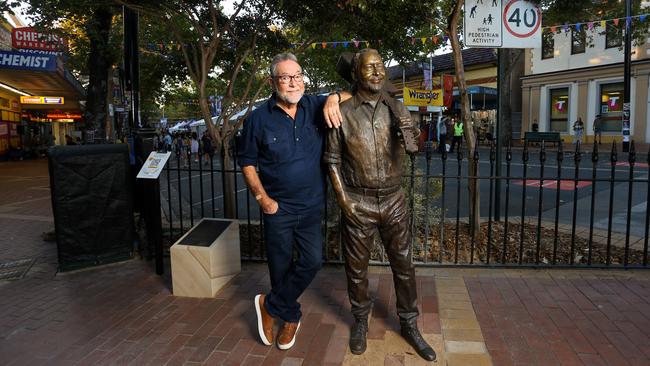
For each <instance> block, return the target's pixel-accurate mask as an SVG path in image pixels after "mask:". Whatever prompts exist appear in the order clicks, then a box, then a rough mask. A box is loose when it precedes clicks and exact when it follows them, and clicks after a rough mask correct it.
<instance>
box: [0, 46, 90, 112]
mask: <svg viewBox="0 0 650 366" xmlns="http://www.w3.org/2000/svg"><path fill="white" fill-rule="evenodd" d="M26 55H27V56H26ZM35 55H39V56H40V57H43V58H46V57H47V58H48V59H47V60H45V59H43V61H44V62H43V63H40V62H39V63H36V62H31V63H30V60H29V59H26V57H30V56H33V57H36V56H35ZM42 64H45V65H46V67H42ZM36 65H38V66H36ZM0 82H2V83H3V84H5V85H8V86H10V87H12V88H15V89H18V90H21V91H23V92H26V93H29V94H31V95H35V96H51V97H64V100H65V104H63V105H57V106H56V107H55V108H56V109H57V110H80V106H79V100H80V99H82V100H83V99H85V91H84V89H83V88H82V86H81V85H80V84H79V82H78V81H77V80H76V79H75V78H74V76H72V74H71V73H70V72H69V71H68V70H67V69H66V68H65V66H64V63H63V60H62V59H61V58H60V57H56V56H51V55H41V54H31V53H21V52H11V51H0ZM23 108H27V109H52V108H53V106H51V105H36V104H35V105H23Z"/></svg>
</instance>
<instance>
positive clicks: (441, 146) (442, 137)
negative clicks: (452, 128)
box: [437, 117, 447, 154]
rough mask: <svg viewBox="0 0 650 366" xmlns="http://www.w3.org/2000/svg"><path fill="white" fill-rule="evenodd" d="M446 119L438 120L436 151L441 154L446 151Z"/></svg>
mask: <svg viewBox="0 0 650 366" xmlns="http://www.w3.org/2000/svg"><path fill="white" fill-rule="evenodd" d="M446 119H447V117H445V118H440V119H439V120H438V126H437V127H438V149H437V151H438V152H439V153H441V154H442V152H443V151H445V150H447V121H446Z"/></svg>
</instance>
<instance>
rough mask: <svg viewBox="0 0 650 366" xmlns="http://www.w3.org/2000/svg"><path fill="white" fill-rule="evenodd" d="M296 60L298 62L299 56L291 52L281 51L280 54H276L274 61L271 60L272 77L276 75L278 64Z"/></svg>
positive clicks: (270, 70)
mask: <svg viewBox="0 0 650 366" xmlns="http://www.w3.org/2000/svg"><path fill="white" fill-rule="evenodd" d="M289 60H291V61H294V62H295V63H298V58H297V57H296V55H294V54H293V53H291V52H286V53H280V54H278V55H275V57H273V61H271V67H269V72H270V73H271V77H275V76H276V75H275V69H276V68H277V66H278V64H279V63H280V62H283V61H289Z"/></svg>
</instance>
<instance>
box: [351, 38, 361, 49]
mask: <svg viewBox="0 0 650 366" xmlns="http://www.w3.org/2000/svg"><path fill="white" fill-rule="evenodd" d="M352 42H353V43H354V47H355V48H359V41H357V40H356V39H355V40H354V41H352Z"/></svg>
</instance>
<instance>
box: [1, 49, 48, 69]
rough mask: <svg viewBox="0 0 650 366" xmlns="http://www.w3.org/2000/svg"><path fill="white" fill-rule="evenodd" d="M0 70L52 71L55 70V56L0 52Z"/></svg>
mask: <svg viewBox="0 0 650 366" xmlns="http://www.w3.org/2000/svg"><path fill="white" fill-rule="evenodd" d="M0 68H3V69H17V70H32V71H54V70H56V56H53V55H41V54H30V53H21V52H10V51H0Z"/></svg>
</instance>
